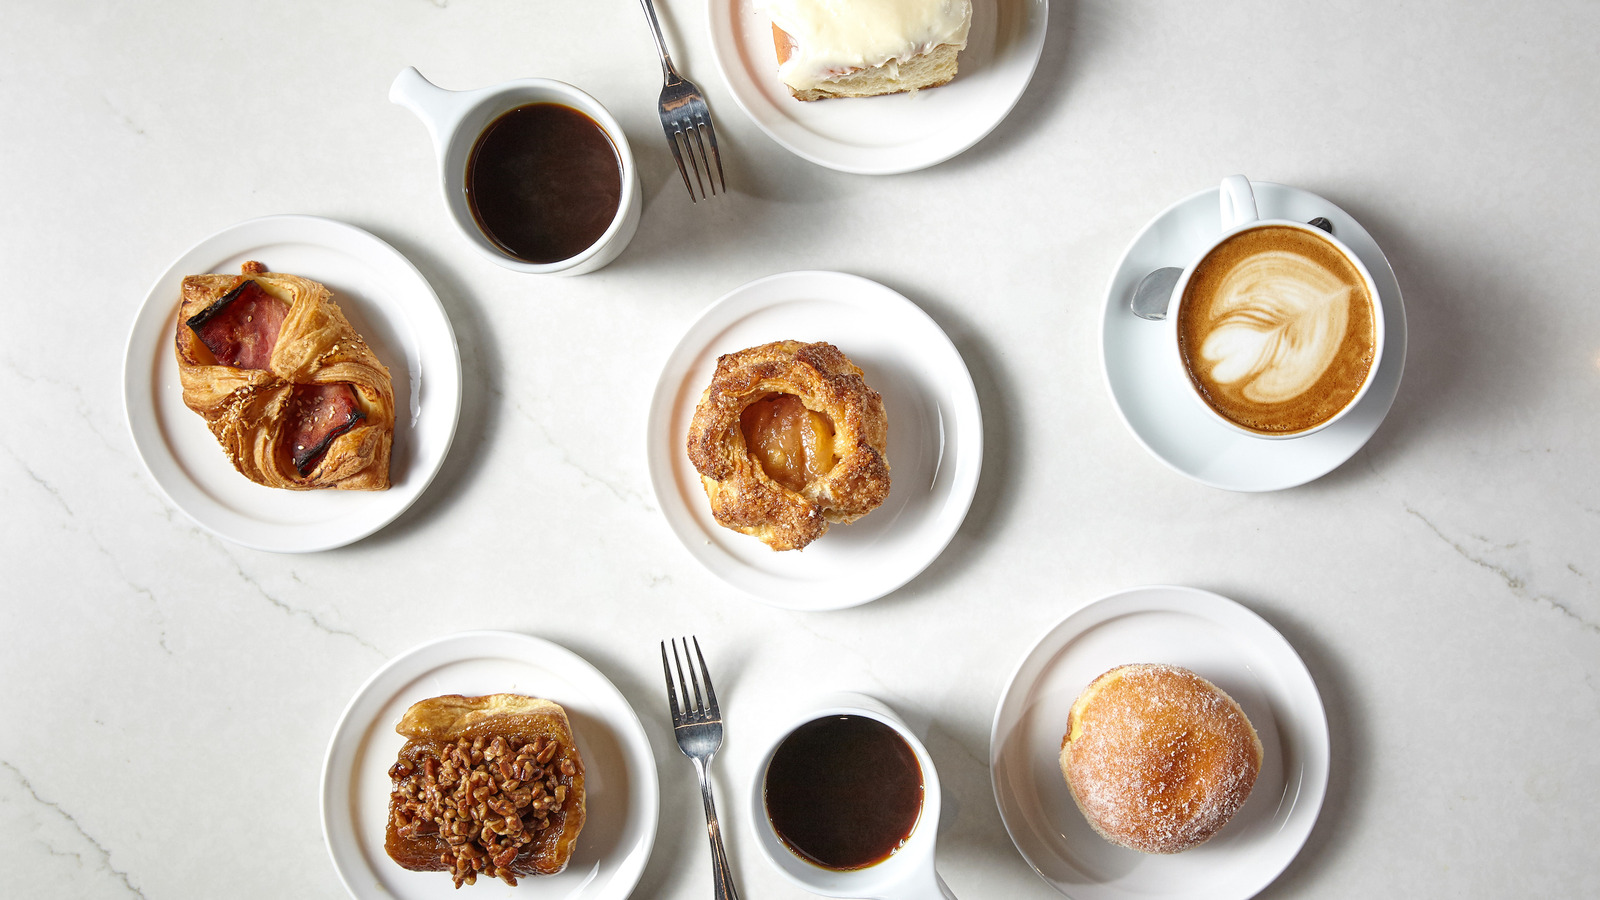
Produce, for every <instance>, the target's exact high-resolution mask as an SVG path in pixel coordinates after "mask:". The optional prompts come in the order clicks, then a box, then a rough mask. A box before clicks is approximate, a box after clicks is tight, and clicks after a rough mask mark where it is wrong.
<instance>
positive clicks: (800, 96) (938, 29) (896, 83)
mask: <svg viewBox="0 0 1600 900" xmlns="http://www.w3.org/2000/svg"><path fill="white" fill-rule="evenodd" d="M760 2H761V8H762V9H763V10H764V11H765V12H766V14H767V16H768V17H769V18H770V19H771V20H772V43H773V48H774V50H775V51H776V53H777V57H778V77H779V78H781V79H782V80H783V83H784V84H785V85H786V86H787V87H788V88H789V93H790V94H792V95H793V96H794V97H795V99H797V100H822V99H826V98H829V97H874V96H877V95H880V94H896V93H901V92H905V91H917V90H921V89H923V88H930V87H938V86H940V85H942V84H946V83H948V82H949V81H950V80H951V79H953V78H954V77H955V76H956V64H957V57H958V55H959V54H960V52H961V51H962V50H963V49H965V48H966V46H967V32H968V30H969V29H970V28H971V25H972V3H971V0H760Z"/></svg>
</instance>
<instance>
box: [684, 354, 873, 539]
mask: <svg viewBox="0 0 1600 900" xmlns="http://www.w3.org/2000/svg"><path fill="white" fill-rule="evenodd" d="M888 442H889V421H888V417H887V416H886V415H885V413H884V409H883V398H882V397H881V396H880V395H879V394H878V392H877V391H875V390H873V389H872V388H870V387H868V386H867V383H866V381H864V380H863V379H862V373H861V369H859V368H858V367H857V366H856V365H855V364H854V363H852V362H851V361H850V360H849V359H848V358H846V357H845V355H844V354H843V353H841V352H839V348H837V347H835V346H833V345H832V344H827V343H815V344H804V343H801V342H799V341H775V342H773V343H770V344H763V345H761V346H759V347H751V348H749V349H747V350H741V351H739V352H737V353H729V354H726V355H724V356H722V357H720V358H719V359H718V360H717V371H716V374H715V375H714V376H713V377H712V379H711V385H710V387H707V388H706V390H705V393H704V394H703V395H701V397H700V405H699V406H698V407H697V408H696V409H695V413H694V420H693V421H692V422H691V423H690V425H689V461H690V462H692V463H693V464H694V467H695V470H696V471H698V472H699V473H700V482H701V484H702V485H703V486H704V487H705V491H706V496H707V498H709V499H710V501H711V512H712V514H713V515H714V516H715V517H716V520H717V522H718V523H719V524H721V525H723V526H724V527H727V528H731V529H733V530H735V531H739V532H743V533H744V534H748V535H752V536H754V537H757V538H759V539H761V540H762V541H763V542H765V543H766V544H767V545H768V546H770V547H771V548H772V549H774V550H798V549H801V548H803V547H805V546H806V545H807V544H809V543H811V542H812V541H814V540H816V539H817V538H819V537H821V536H822V535H823V533H824V532H826V531H827V530H828V525H829V523H844V522H854V521H855V520H856V519H859V518H861V517H862V516H864V515H866V514H867V513H869V512H871V511H872V510H874V509H877V508H878V507H879V506H880V505H882V503H883V501H884V499H885V498H887V497H888V496H889V463H888V460H887V459H886V458H885V456H884V454H885V453H886V452H887V448H888Z"/></svg>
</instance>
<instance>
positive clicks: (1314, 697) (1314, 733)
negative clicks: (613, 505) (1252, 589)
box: [989, 586, 1329, 900]
mask: <svg viewBox="0 0 1600 900" xmlns="http://www.w3.org/2000/svg"><path fill="white" fill-rule="evenodd" d="M1129 663H1169V664H1172V665H1178V666H1183V667H1184V668H1187V669H1190V670H1192V671H1195V672H1198V673H1199V674H1200V675H1201V676H1203V677H1205V678H1206V679H1208V680H1210V681H1211V682H1212V683H1213V684H1215V685H1216V686H1217V687H1220V688H1222V689H1223V690H1224V691H1227V692H1228V695H1229V696H1231V697H1232V698H1233V699H1234V700H1235V701H1237V702H1238V704H1239V706H1240V707H1241V708H1243V709H1244V712H1245V715H1246V716H1248V717H1249V719H1250V723H1251V724H1252V725H1253V726H1255V729H1256V733H1257V734H1258V735H1259V736H1260V738H1261V748H1262V751H1263V755H1262V762H1261V772H1260V774H1259V775H1258V776H1257V777H1256V785H1255V789H1254V790H1252V791H1251V793H1250V798H1249V799H1248V800H1246V801H1245V804H1244V806H1243V807H1242V808H1241V809H1240V810H1239V812H1238V814H1237V815H1235V816H1234V817H1233V820H1232V821H1231V822H1229V823H1228V824H1227V826H1226V827H1224V828H1223V829H1222V831H1221V832H1219V833H1218V834H1217V836H1216V837H1214V838H1212V839H1211V840H1210V841H1207V842H1206V843H1204V844H1201V845H1200V846H1199V847H1196V848H1194V849H1192V850H1187V851H1184V852H1183V853H1177V854H1173V855H1170V856H1160V855H1149V854H1144V853H1139V852H1137V851H1134V850H1125V849H1123V848H1121V847H1117V846H1115V845H1113V844H1111V843H1110V842H1108V841H1106V840H1105V839H1104V838H1102V837H1100V835H1098V834H1097V833H1095V831H1094V829H1093V828H1091V827H1090V826H1089V823H1088V821H1087V820H1086V819H1084V817H1083V814H1082V813H1080V812H1079V811H1078V807H1077V805H1076V804H1075V803H1074V802H1073V800H1072V794H1071V793H1070V792H1069V791H1068V790H1067V784H1066V781H1065V779H1063V778H1062V776H1061V768H1060V763H1059V762H1058V760H1059V757H1060V754H1061V737H1062V735H1063V734H1065V733H1066V726H1067V714H1068V712H1069V711H1070V710H1071V709H1072V704H1073V702H1074V701H1075V700H1077V698H1078V694H1079V693H1080V692H1081V691H1082V690H1083V689H1084V688H1085V687H1087V686H1088V684H1089V682H1091V681H1093V680H1094V679H1095V678H1096V677H1098V676H1100V675H1101V674H1103V673H1105V672H1107V671H1109V670H1111V669H1113V668H1116V667H1117V666H1120V665H1126V664H1129ZM1328 755H1329V747H1328V720H1327V716H1326V714H1325V713H1324V712H1323V709H1322V697H1321V696H1320V695H1319V694H1318V693H1317V686H1316V684H1315V683H1314V682H1313V681H1312V680H1311V673H1310V672H1308V671H1306V667H1305V664H1304V663H1303V662H1301V660H1300V657H1299V656H1298V655H1297V654H1296V653H1295V652H1294V648H1293V647H1291V646H1289V643H1288V641H1285V640H1284V639H1283V636H1282V635H1280V634H1279V633H1278V632H1277V631H1276V630H1275V629H1274V628H1273V627H1272V626H1271V625H1269V624H1267V622H1266V621H1265V620H1264V619H1262V618H1261V617H1260V616H1258V615H1256V614H1255V613H1253V612H1251V611H1250V610H1248V609H1246V608H1245V607H1243V606H1240V605H1239V604H1237V603H1235V602H1233V601H1232V600H1229V599H1227V598H1225V597H1219V596H1217V595H1216V594H1212V593H1210V592H1207V591H1201V590H1197V589H1195V588H1185V587H1165V586H1158V587H1142V588H1134V589H1132V590H1127V591H1122V592H1120V593H1116V594H1112V595H1110V596H1108V597H1103V598H1101V599H1100V600H1097V601H1095V602H1093V603H1091V604H1089V605H1087V606H1085V607H1083V608H1081V609H1079V610H1078V611H1077V612H1074V613H1072V614H1071V615H1069V616H1067V617H1066V618H1065V619H1063V620H1062V621H1061V622H1060V623H1059V624H1057V625H1056V626H1055V627H1054V628H1052V629H1050V631H1048V632H1046V633H1045V635H1044V637H1043V638H1042V639H1040V641H1039V643H1038V644H1036V645H1035V646H1034V647H1033V649H1032V650H1030V651H1028V654H1027V655H1026V656H1024V657H1023V658H1022V662H1021V664H1019V665H1018V666H1017V669H1016V671H1015V672H1013V673H1012V676H1011V680H1010V681H1009V683H1008V684H1007V685H1006V689H1005V692H1004V693H1003V694H1001V697H1000V704H999V706H998V707H997V708H996V709H995V714H994V728H993V730H992V731H991V732H990V735H989V766H990V777H991V778H992V779H993V782H994V796H995V802H996V803H997V804H999V806H1000V818H1001V820H1002V821H1004V822H1005V826H1006V831H1007V832H1009V833H1010V834H1011V841H1012V843H1014V844H1016V845H1017V850H1018V851H1020V852H1021V853H1022V856H1023V858H1024V859H1026V860H1027V861H1028V864H1029V865H1030V866H1032V867H1033V869H1034V871H1036V872H1038V873H1039V877H1041V878H1043V879H1044V880H1045V881H1046V882H1047V883H1049V884H1050V885H1051V886H1052V887H1054V888H1055V889H1056V890H1058V891H1060V892H1061V893H1062V894H1064V895H1066V896H1068V897H1072V898H1074V900H1131V898H1141V900H1154V898H1162V897H1172V898H1177V897H1183V898H1187V900H1243V898H1246V897H1251V896H1253V895H1255V894H1256V893H1257V892H1258V891H1260V890H1261V889H1262V888H1264V887H1266V886H1267V885H1268V884H1270V883H1271V882H1272V880H1273V879H1274V878H1277V877H1278V875H1279V873H1281V872H1282V871H1283V870H1284V868H1285V867H1286V866H1288V865H1289V862H1290V861H1291V860H1293V859H1294V857H1295V854H1296V853H1299V852H1300V847H1301V846H1302V845H1303V844H1304V843H1305V840H1306V838H1307V837H1308V836H1309V835H1310V834H1311V826H1312V825H1313V824H1314V823H1315V822H1316V819H1317V813H1318V812H1319V811H1320V810H1321V809H1322V798H1323V794H1324V793H1325V792H1326V790H1327V786H1328Z"/></svg>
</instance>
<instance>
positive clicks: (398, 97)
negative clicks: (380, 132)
mask: <svg viewBox="0 0 1600 900" xmlns="http://www.w3.org/2000/svg"><path fill="white" fill-rule="evenodd" d="M389 99H390V100H391V101H392V102H394V103H396V104H399V105H400V106H403V107H405V108H406V109H409V110H411V112H412V113H414V114H415V115H416V116H417V118H419V119H421V120H422V123H423V124H424V125H426V126H427V127H428V134H429V136H430V137H432V138H433V149H434V151H435V153H437V155H438V159H439V184H440V186H441V187H442V188H443V189H444V202H445V208H446V209H448V210H449V212H450V218H451V219H452V220H453V221H454V222H455V223H456V228H458V229H459V230H460V231H461V233H462V234H463V235H465V236H466V238H467V241H468V243H470V244H471V245H472V246H473V247H474V248H475V249H476V250H477V251H478V252H479V253H481V254H483V256H485V257H487V258H488V259H490V260H492V261H494V262H496V263H499V264H500V265H502V266H505V267H506V268H508V269H513V270H515V271H518V272H527V273H529V274H533V275H581V274H583V273H585V272H593V271H595V270H596V269H599V268H600V267H602V266H604V265H606V264H607V263H609V262H611V261H612V260H614V259H616V258H617V255H618V254H620V253H621V252H622V251H623V249H624V248H625V247H627V246H628V242H629V241H631V240H633V234H634V232H635V231H636V230H637V229H638V227H639V212H640V209H641V208H642V207H643V190H642V189H641V188H640V185H639V170H638V167H637V166H635V165H634V162H633V151H632V150H630V149H629V147H628V138H627V136H626V135H624V134H623V133H622V126H621V125H619V124H617V120H616V119H614V118H613V117H612V116H611V113H610V112H608V111H607V110H606V108H605V107H604V106H601V105H600V101H598V100H596V99H594V98H593V97H591V96H589V95H588V94H586V93H584V92H583V91H580V90H578V89H577V88H575V87H573V86H572V85H570V84H567V83H565V82H561V81H554V80H551V79H549V78H525V79H522V80H519V81H508V82H506V83H505V84H499V85H495V86H493V87H487V88H481V89H479V90H475V91H447V90H444V89H443V88H439V87H436V86H434V85H433V84H432V83H431V82H429V81H428V80H427V79H426V78H423V77H422V75H421V73H419V72H418V71H417V70H416V69H415V68H407V69H406V70H405V71H403V72H401V73H400V75H399V77H397V78H395V80H394V84H393V85H391V86H390V88H389ZM530 103H558V104H561V105H563V106H568V107H571V108H573V109H576V110H578V111H579V112H582V113H584V114H585V115H587V116H588V117H589V118H591V119H593V120H594V121H595V123H596V124H598V125H599V126H600V127H601V128H602V129H604V131H605V133H606V135H607V136H608V137H609V138H610V139H611V144H612V146H614V147H615V148H616V150H617V159H618V160H619V161H620V162H621V164H622V197H621V201H620V202H619V203H618V204H617V212H616V214H615V215H614V216H613V217H612V220H611V224H610V226H609V227H608V228H607V229H606V230H605V232H604V233H603V234H601V236H600V237H599V239H598V240H596V241H595V242H594V243H593V244H591V245H589V247H588V248H587V249H585V250H583V251H581V252H579V253H578V254H577V255H575V256H571V257H568V258H566V259H562V260H557V261H556V262H551V263H533V262H528V261H526V260H521V259H517V258H516V257H514V256H511V255H509V254H507V253H506V252H505V251H504V250H502V249H501V248H500V247H499V246H498V245H496V244H495V243H494V241H492V240H490V239H489V237H488V236H487V235H485V234H484V233H483V231H482V229H480V228H479V227H478V223H477V221H476V220H475V219H474V218H473V215H472V209H471V207H470V206H469V205H468V203H467V191H466V177H467V161H468V158H469V157H470V156H471V154H472V148H473V146H474V145H475V144H476V143H477V140H478V137H479V135H481V134H482V133H483V131H484V129H485V128H488V127H489V125H490V123H492V122H494V120H495V119H497V118H499V117H500V116H501V115H502V114H504V113H506V112H509V111H511V110H513V109H516V108H517V107H519V106H526V105H527V104H530Z"/></svg>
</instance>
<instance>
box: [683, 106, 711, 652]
mask: <svg viewBox="0 0 1600 900" xmlns="http://www.w3.org/2000/svg"><path fill="white" fill-rule="evenodd" d="M693 131H694V126H693V125H692V124H691V125H690V126H689V127H688V128H685V127H684V124H683V123H682V122H679V123H678V137H679V138H681V139H682V140H683V152H684V154H685V155H686V156H688V157H689V168H691V169H694V181H695V184H697V185H699V186H700V199H701V200H704V199H706V184H705V181H703V180H702V179H701V178H700V170H701V169H702V168H704V166H703V165H702V164H701V161H700V160H699V158H697V157H696V156H695V155H694V144H691V143H689V135H690V134H691V133H692V132H693ZM697 139H698V137H697ZM700 153H701V156H704V155H705V151H704V150H701V151H700ZM683 655H685V656H688V655H689V642H688V641H684V642H683Z"/></svg>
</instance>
